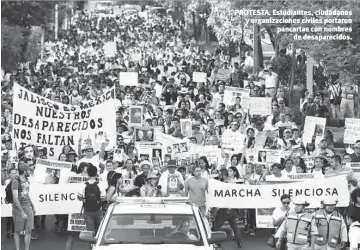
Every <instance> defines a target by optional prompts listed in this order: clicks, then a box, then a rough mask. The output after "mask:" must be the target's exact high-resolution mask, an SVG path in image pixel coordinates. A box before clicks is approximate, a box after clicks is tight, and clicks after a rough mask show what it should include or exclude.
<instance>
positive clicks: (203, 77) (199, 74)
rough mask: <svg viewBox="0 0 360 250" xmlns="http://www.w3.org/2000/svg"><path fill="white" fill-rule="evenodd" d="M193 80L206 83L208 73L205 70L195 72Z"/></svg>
mask: <svg viewBox="0 0 360 250" xmlns="http://www.w3.org/2000/svg"><path fill="white" fill-rule="evenodd" d="M192 81H193V82H204V83H206V73H204V72H193V78H192Z"/></svg>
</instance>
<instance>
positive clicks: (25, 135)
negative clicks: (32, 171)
mask: <svg viewBox="0 0 360 250" xmlns="http://www.w3.org/2000/svg"><path fill="white" fill-rule="evenodd" d="M114 94H115V88H114V87H113V88H111V90H109V91H108V92H106V93H105V94H103V95H102V96H99V97H98V98H97V99H96V100H93V101H91V102H89V103H87V104H80V105H79V106H71V105H63V104H61V103H57V102H53V101H51V100H50V99H47V98H45V97H42V96H40V95H37V94H34V93H32V92H30V91H28V90H26V89H25V88H23V87H21V86H20V85H17V84H15V85H14V97H13V98H14V100H13V101H14V110H13V148H14V149H19V148H20V147H22V146H25V145H28V144H32V145H36V146H39V147H42V148H46V156H47V158H48V159H53V160H57V158H58V157H59V155H60V153H61V152H62V150H63V148H64V146H66V145H68V146H71V147H72V148H73V149H74V150H77V148H78V142H79V139H80V137H82V138H84V139H86V138H89V136H90V137H93V136H94V135H95V134H96V133H99V132H103V133H106V134H107V137H108V138H116V136H115V135H116V119H115V105H114ZM112 140H113V141H111V140H109V142H108V143H109V144H108V146H111V144H113V145H115V139H112ZM94 143H95V141H94ZM93 146H95V145H93Z"/></svg>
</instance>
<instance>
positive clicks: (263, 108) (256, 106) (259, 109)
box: [249, 97, 271, 116]
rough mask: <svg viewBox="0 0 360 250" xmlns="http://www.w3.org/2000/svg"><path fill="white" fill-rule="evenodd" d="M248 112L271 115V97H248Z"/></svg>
mask: <svg viewBox="0 0 360 250" xmlns="http://www.w3.org/2000/svg"><path fill="white" fill-rule="evenodd" d="M249 112H250V114H251V115H261V116H267V115H271V98H270V97H250V104H249Z"/></svg>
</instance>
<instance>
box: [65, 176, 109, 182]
mask: <svg viewBox="0 0 360 250" xmlns="http://www.w3.org/2000/svg"><path fill="white" fill-rule="evenodd" d="M88 180H89V177H87V176H79V175H70V176H69V178H68V183H85V182H87V181H88ZM98 181H99V183H103V182H104V180H103V179H102V178H101V177H100V178H98Z"/></svg>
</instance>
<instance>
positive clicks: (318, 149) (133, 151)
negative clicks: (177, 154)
mask: <svg viewBox="0 0 360 250" xmlns="http://www.w3.org/2000/svg"><path fill="white" fill-rule="evenodd" d="M74 20H76V22H75V23H74V24H73V25H72V26H71V28H70V29H69V30H68V33H67V36H66V37H65V38H64V39H62V40H59V41H55V42H47V43H46V46H45V60H43V61H41V60H39V61H38V63H36V64H34V63H28V64H21V66H19V68H17V69H15V70H14V72H11V73H7V74H6V75H5V79H4V80H3V81H2V106H1V108H2V109H1V110H2V117H1V134H2V179H1V180H2V184H3V185H7V184H8V183H9V182H10V181H11V180H14V179H16V178H17V176H18V175H19V176H20V182H12V183H15V184H12V187H13V189H15V190H19V196H18V197H19V199H14V200H17V202H14V207H15V208H14V211H17V213H15V212H14V213H13V217H14V224H13V223H12V221H11V220H9V221H8V223H7V233H8V236H9V237H10V236H11V235H12V234H13V233H14V232H15V238H16V240H17V241H18V239H19V234H20V233H23V232H22V231H23V229H25V235H26V236H27V239H28V242H30V239H29V237H30V236H29V232H31V231H32V239H36V238H37V237H38V235H37V231H38V230H39V228H40V226H41V224H42V225H44V221H45V216H35V218H34V220H31V216H33V214H34V212H35V211H34V210H33V211H32V209H35V208H34V207H33V205H32V203H31V201H30V199H29V195H28V190H29V188H28V187H29V184H28V183H29V181H30V183H31V178H32V173H33V172H34V168H35V166H36V159H37V158H42V159H46V158H47V157H48V156H47V154H48V152H47V150H46V148H42V147H36V146H33V145H28V146H25V147H23V148H20V149H19V150H18V152H17V158H18V160H17V162H16V163H15V162H14V161H13V160H10V159H13V155H11V154H12V151H13V148H12V138H11V136H10V134H11V129H12V107H13V106H14V105H15V103H13V102H12V87H13V85H14V84H19V85H21V86H23V87H25V88H26V89H28V90H31V91H33V92H34V93H37V94H39V95H42V96H44V97H46V98H49V99H51V100H52V101H55V102H59V103H63V104H69V105H81V104H86V103H87V102H89V101H90V100H93V99H95V98H96V97H98V96H99V95H101V94H103V93H105V92H106V91H108V90H109V89H110V88H111V87H113V86H115V88H116V102H117V107H119V108H118V109H117V111H116V124H117V131H116V132H117V138H116V149H121V154H122V159H123V160H122V161H116V160H114V151H115V149H108V148H106V147H105V146H104V145H102V147H101V149H100V151H98V152H94V147H93V146H92V145H87V146H86V147H82V148H79V149H75V148H71V147H70V146H64V148H63V151H62V153H61V154H60V155H58V156H57V157H56V158H57V159H58V160H59V161H66V162H71V163H72V164H73V168H72V171H73V172H74V174H76V175H78V176H87V177H89V178H90V180H91V179H92V178H93V179H94V180H93V181H92V183H94V182H95V178H102V179H103V180H104V182H105V185H104V187H101V198H102V209H104V210H106V207H107V206H108V205H109V204H110V203H112V202H114V201H115V200H116V198H117V197H122V196H139V197H140V196H141V197H157V196H187V195H189V197H190V199H191V200H192V201H193V202H195V203H196V204H197V205H198V206H199V207H200V210H201V212H202V213H203V214H204V215H205V214H206V198H205V192H206V190H207V185H208V181H207V180H208V179H209V178H215V179H218V180H221V181H224V182H229V183H239V184H251V185H256V184H258V183H260V182H269V181H276V180H279V181H280V180H284V179H286V178H287V175H288V174H297V173H313V174H314V178H326V177H330V176H334V175H339V174H343V173H344V174H347V177H348V181H349V186H350V189H351V190H358V189H357V187H358V183H357V180H356V178H355V177H354V175H353V173H352V170H351V169H350V168H349V167H347V166H346V165H345V164H344V163H350V162H360V138H358V139H359V140H357V141H356V143H355V144H353V145H347V147H346V148H344V150H343V151H344V152H345V153H344V152H343V153H342V154H341V155H339V154H338V153H336V152H337V151H335V150H334V145H335V143H336V141H337V140H338V139H339V138H336V135H335V134H334V133H333V132H332V131H331V130H330V129H326V130H325V132H324V133H323V136H322V138H321V140H320V141H317V142H315V140H313V142H312V143H308V144H306V145H304V144H303V143H302V134H303V131H302V130H303V125H304V121H305V117H306V116H316V117H323V118H327V119H329V118H331V117H332V118H355V115H357V117H358V116H359V112H358V110H359V91H358V87H357V85H356V84H352V83H351V82H350V80H348V79H347V78H341V77H340V78H339V79H341V80H344V79H345V80H344V81H345V82H341V80H339V79H334V78H333V77H329V81H328V82H329V85H328V88H329V92H330V103H331V108H329V107H328V106H327V105H325V102H324V94H323V93H322V92H316V93H314V94H311V93H310V92H309V91H307V90H306V89H304V90H303V91H302V98H301V100H300V110H295V109H294V108H293V107H291V106H290V101H289V99H288V98H287V94H286V91H287V89H286V88H284V87H283V86H279V84H278V79H277V78H278V75H277V74H276V73H275V72H273V71H272V70H273V69H272V66H271V63H266V64H265V67H264V68H263V69H262V70H261V71H260V72H258V73H257V74H251V73H250V72H249V70H248V69H247V68H246V66H245V64H244V63H243V62H241V61H240V62H235V63H234V62H232V60H231V58H230V57H229V55H228V53H227V52H226V51H225V50H223V49H220V48H217V49H215V50H214V52H209V51H205V50H204V49H202V47H200V46H198V45H197V44H196V42H195V41H194V40H193V39H192V37H191V36H190V35H189V34H188V33H187V31H186V24H185V21H179V20H177V21H176V20H173V19H172V18H171V17H169V16H166V15H158V14H151V13H148V17H147V18H141V17H139V16H132V17H130V18H128V17H125V16H117V17H105V18H99V17H98V16H96V15H94V14H92V15H91V14H90V13H86V12H82V13H78V14H77V15H76V16H75V17H74ZM109 41H110V42H114V41H115V42H116V46H117V48H116V53H115V54H114V55H111V56H109V55H107V54H105V52H104V49H103V46H104V44H106V43H107V42H109ZM135 55H136V56H135ZM219 69H231V72H232V73H231V75H230V77H229V79H227V80H224V81H222V80H218V79H217V72H218V70H219ZM124 71H136V72H138V74H139V77H138V83H139V84H138V86H136V87H131V86H123V85H122V84H121V83H120V82H119V72H124ZM193 72H205V73H206V82H197V83H196V82H193V81H192V75H193ZM258 83H260V84H258ZM226 86H232V87H239V88H245V89H250V96H251V97H271V98H273V99H272V103H271V105H272V106H271V110H272V114H271V115H269V116H256V115H251V112H249V110H245V109H244V108H243V107H242V105H241V98H240V97H239V98H237V99H236V102H235V103H234V105H225V104H224V102H223V101H224V100H223V98H224V90H225V87H226ZM132 105H137V106H143V108H144V117H143V121H144V125H145V126H154V127H161V128H162V132H163V133H165V134H168V135H171V136H173V137H176V138H181V139H183V138H184V136H183V135H182V133H181V127H180V120H181V119H185V118H187V119H191V121H192V130H193V131H192V134H193V136H191V137H190V138H187V139H189V141H190V142H191V143H194V144H198V145H203V146H206V145H215V146H219V147H221V137H222V135H223V134H224V133H233V134H234V136H236V134H237V133H239V134H240V133H241V134H244V135H245V141H244V149H243V152H237V153H234V154H229V151H223V154H222V159H221V160H220V161H219V162H218V163H217V164H212V163H210V162H209V160H208V159H207V158H206V157H204V156H202V157H199V159H197V160H196V161H195V162H191V163H182V164H180V165H179V163H178V161H176V160H174V159H165V158H164V159H162V160H161V161H162V164H161V165H162V166H163V167H162V168H161V169H159V171H154V164H153V162H152V161H151V160H143V159H141V158H140V157H139V152H138V151H139V149H138V148H136V144H135V141H134V140H132V139H129V138H131V136H132V135H133V133H134V128H133V127H132V126H130V125H129V106H132ZM259 105H262V104H261V103H259ZM297 114H300V116H301V119H300V120H301V122H300V123H298V124H296V122H295V118H296V116H297ZM114 119H115V115H114ZM261 131H277V132H276V133H275V135H274V133H272V135H274V137H273V139H271V140H267V141H266V143H265V145H263V147H264V149H275V150H279V151H281V152H287V154H286V155H287V157H283V158H282V159H281V162H280V163H276V164H272V165H271V166H268V164H267V163H266V155H261V154H260V155H259V156H258V160H257V161H256V163H253V162H250V161H249V159H248V158H247V157H246V153H247V151H248V150H251V149H253V148H254V145H255V141H256V139H257V138H256V137H257V135H258V134H259V132H261ZM278 131H281V133H279V132H278ZM305 159H307V160H308V159H311V161H313V162H312V163H313V166H312V167H309V166H308V165H307V164H306V162H305ZM259 162H260V163H261V162H263V164H260V163H259ZM169 176H171V177H174V176H176V180H177V181H173V182H169V180H170V178H169ZM171 180H173V178H171ZM89 182H90V181H89ZM19 184H21V185H20V186H23V187H22V188H19V187H18V185H19ZM356 192H357V195H358V196H357V199H359V192H358V191H356ZM83 196H86V194H82V195H80V196H79V199H81V198H83ZM20 197H21V199H20ZM353 202H354V203H355V204H357V203H358V200H357V203H356V200H353ZM24 207H26V209H22V208H24ZM353 207H356V206H355V205H353ZM356 209H357V211H359V210H358V206H357V208H356ZM356 209H355V210H356ZM353 210H354V209H353ZM254 211H255V210H252V209H249V210H248V211H246V214H247V217H248V220H247V226H246V229H247V230H248V232H249V234H250V235H255V228H256V225H255V212H254ZM32 212H33V213H32ZM213 212H214V211H213ZM242 212H244V211H242ZM242 212H241V211H240V212H239V211H238V210H235V209H232V210H228V209H219V210H216V211H215V212H214V213H215V215H214V216H215V219H214V223H213V227H214V228H215V229H219V228H220V227H221V226H222V225H223V224H224V222H225V221H229V224H230V226H231V228H232V229H233V231H234V234H235V239H236V242H237V244H238V246H239V247H241V246H242V244H243V242H242V235H241V232H240V230H239V229H238V227H237V223H236V218H237V217H239V215H240V214H242ZM352 213H353V212H352ZM358 214H359V213H358ZM101 216H102V215H101V214H100V213H97V214H96V215H94V213H88V215H87V218H88V220H87V221H88V222H89V220H91V219H92V218H93V219H94V220H93V223H92V224H91V225H90V224H89V223H87V226H88V227H90V228H91V229H93V230H95V229H96V224H98V223H99V220H100V219H101ZM25 218H27V220H26V221H28V222H29V221H30V220H31V221H32V222H31V223H26V227H25V228H23V227H21V225H22V224H21V223H24V220H25ZM89 218H90V219H89ZM354 220H359V218H357V219H356V218H355V219H354ZM33 222H35V223H33ZM95 222H96V223H95ZM19 225H20V226H19ZM55 227H56V230H57V232H61V231H66V229H67V215H56V223H55ZM14 230H15V231H14ZM17 244H18V243H17ZM29 244H30V243H29Z"/></svg>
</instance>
